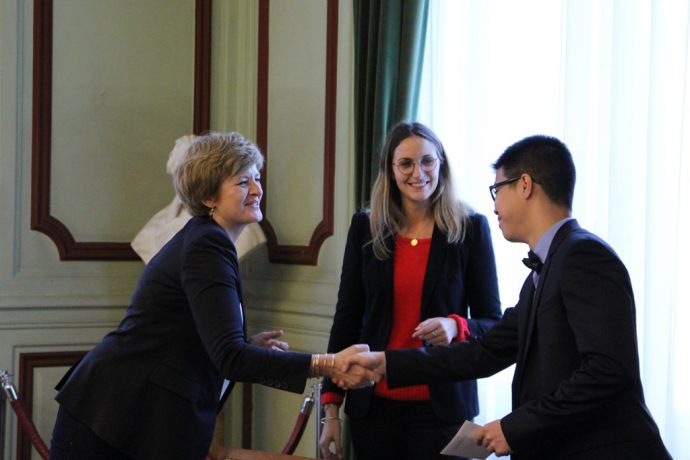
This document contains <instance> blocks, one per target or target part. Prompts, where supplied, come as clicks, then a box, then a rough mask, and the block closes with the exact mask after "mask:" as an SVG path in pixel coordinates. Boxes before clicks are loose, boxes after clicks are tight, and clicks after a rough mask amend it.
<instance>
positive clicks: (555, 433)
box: [350, 136, 670, 460]
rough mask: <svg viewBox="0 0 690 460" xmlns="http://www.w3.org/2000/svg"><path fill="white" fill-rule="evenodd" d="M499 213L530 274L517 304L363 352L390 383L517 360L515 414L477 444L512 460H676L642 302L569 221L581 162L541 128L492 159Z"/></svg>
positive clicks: (602, 247)
mask: <svg viewBox="0 0 690 460" xmlns="http://www.w3.org/2000/svg"><path fill="white" fill-rule="evenodd" d="M494 169H495V171H496V180H495V183H494V184H493V185H492V186H491V187H490V192H491V196H492V198H493V199H494V201H495V210H494V212H495V213H496V215H497V216H498V222H499V227H500V229H501V231H502V232H503V236H504V237H505V238H506V239H507V240H508V241H513V242H519V243H527V244H528V245H529V247H530V253H529V258H528V259H525V263H526V264H528V266H530V268H531V269H532V271H531V272H530V274H529V275H528V276H527V279H526V280H525V283H524V285H523V287H522V289H521V291H520V297H519V300H518V303H517V305H516V306H515V307H513V308H508V309H507V310H506V311H505V313H504V316H503V319H502V320H501V321H499V322H498V323H497V324H496V325H495V326H494V327H493V328H492V329H491V330H489V331H488V332H487V333H486V334H485V335H483V336H482V337H480V338H478V339H475V340H471V341H468V342H464V343H459V344H456V345H451V346H448V347H431V348H424V349H416V350H413V349H408V350H390V351H386V352H385V353H383V352H378V353H374V352H372V353H364V354H361V355H357V356H356V357H353V358H352V359H351V360H350V362H351V364H359V365H362V366H365V367H368V368H369V369H372V370H373V372H371V373H370V374H369V376H370V377H371V378H372V379H377V378H380V376H381V375H383V374H385V375H386V376H387V379H388V384H389V386H391V387H393V386H406V385H411V384H418V383H423V382H424V383H430V382H444V381H454V380H464V379H472V378H479V377H486V376H490V375H493V374H495V373H497V372H499V371H500V370H502V369H505V368H506V367H508V366H510V365H512V364H516V367H515V374H514V377H513V384H512V400H513V407H512V412H510V413H509V414H507V415H506V416H504V417H503V418H502V419H500V420H496V421H493V422H490V423H488V424H486V425H484V426H483V427H481V429H480V430H479V431H478V433H477V436H476V440H477V443H479V444H482V445H483V446H485V447H486V448H487V449H488V450H489V451H490V452H495V453H496V455H499V456H501V455H508V454H511V455H512V458H513V459H542V458H544V459H546V458H548V459H561V458H563V459H565V458H568V459H609V460H610V459H667V458H670V455H669V453H668V452H667V450H666V448H665V447H664V444H663V442H662V440H661V437H660V435H659V430H658V428H657V426H656V424H655V422H654V420H653V419H652V417H651V415H650V413H649V411H648V409H647V407H646V406H645V402H644V394H643V390H642V383H641V380H640V372H639V359H638V352H637V335H636V334H637V332H636V325H635V303H634V299H633V290H632V286H631V282H630V277H629V275H628V272H627V270H626V268H625V266H624V265H623V262H622V261H621V260H620V259H619V258H618V256H617V255H616V253H615V252H614V251H613V249H611V247H610V246H609V245H608V244H606V243H605V242H604V241H603V240H601V239H600V238H598V237H597V236H596V235H593V234H592V233H590V232H588V231H586V230H584V229H582V228H581V227H580V226H579V225H578V223H577V221H576V220H575V219H573V218H572V217H571V209H572V200H573V191H574V187H575V166H574V164H573V160H572V157H571V155H570V152H569V151H568V148H567V147H566V146H565V145H564V144H563V143H562V142H561V141H559V140H558V139H555V138H552V137H547V136H531V137H528V138H526V139H523V140H521V141H519V142H517V143H515V144H513V145H512V146H510V147H509V148H508V149H507V150H506V151H505V152H504V153H503V154H502V155H501V156H500V157H499V159H498V161H496V163H495V164H494Z"/></svg>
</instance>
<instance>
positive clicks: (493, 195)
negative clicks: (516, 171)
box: [489, 176, 522, 201]
mask: <svg viewBox="0 0 690 460" xmlns="http://www.w3.org/2000/svg"><path fill="white" fill-rule="evenodd" d="M520 177H522V176H518V177H513V178H512V179H506V180H502V181H501V182H498V183H496V184H493V185H489V193H491V199H492V200H494V201H496V192H498V189H499V188H501V187H503V186H504V185H508V184H512V183H513V182H516V181H518V180H520Z"/></svg>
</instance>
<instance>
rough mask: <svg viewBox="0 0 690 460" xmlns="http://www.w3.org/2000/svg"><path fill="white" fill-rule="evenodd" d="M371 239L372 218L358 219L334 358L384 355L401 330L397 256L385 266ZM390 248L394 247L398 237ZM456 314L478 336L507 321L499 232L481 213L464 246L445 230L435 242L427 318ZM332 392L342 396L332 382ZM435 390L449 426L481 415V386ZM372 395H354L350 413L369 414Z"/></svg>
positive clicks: (333, 340)
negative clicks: (350, 353)
mask: <svg viewBox="0 0 690 460" xmlns="http://www.w3.org/2000/svg"><path fill="white" fill-rule="evenodd" d="M370 240H371V234H370V229H369V217H368V215H367V214H366V213H357V214H355V215H354V216H353V217H352V223H351V225H350V231H349V234H348V238H347V245H346V247H345V255H344V260H343V268H342V275H341V279H340V289H339V292H338V303H337V306H336V312H335V317H334V319H333V326H332V328H331V337H330V341H329V344H328V350H329V352H336V351H339V350H342V349H343V348H346V347H348V346H350V345H352V344H353V343H367V344H369V347H370V348H371V349H372V350H384V349H385V347H386V345H387V343H388V337H389V335H390V332H391V327H392V324H393V257H389V258H388V259H387V260H385V261H380V260H378V259H377V258H376V257H375V256H374V253H373V248H372V245H371V244H370ZM387 244H388V247H389V248H391V249H393V248H394V247H395V244H394V237H390V238H389V239H388V241H387ZM454 313H455V314H458V315H460V316H462V317H464V318H467V322H468V325H469V328H470V331H471V333H472V335H473V336H477V335H480V334H482V333H484V332H486V331H487V330H488V329H489V328H490V327H491V326H493V324H494V323H495V322H496V321H497V320H498V319H499V318H500V317H501V306H500V302H499V298H498V282H497V278H496V261H495V258H494V252H493V246H492V243H491V234H490V230H489V225H488V222H487V220H486V217H484V216H483V215H481V214H473V215H472V216H471V217H470V219H469V225H468V227H467V235H466V238H465V240H464V241H463V242H461V243H453V244H451V243H448V240H447V238H446V235H444V234H443V233H442V232H441V231H440V230H438V229H435V230H434V233H433V236H432V239H431V248H430V251H429V260H428V262H427V268H426V274H425V277H424V284H423V288H422V305H421V316H420V318H419V320H420V321H422V320H424V319H426V318H433V317H437V316H441V317H447V316H448V315H451V314H454ZM470 316H471V318H470ZM412 332H413V331H410V335H411V334H412ZM324 391H335V392H339V391H341V390H339V389H338V388H337V387H335V386H334V385H333V384H332V383H331V382H328V381H325V382H324ZM429 391H430V395H431V402H432V406H433V409H434V413H435V414H436V416H437V417H438V418H439V419H441V420H444V421H448V422H458V421H462V420H465V419H471V418H473V417H474V416H476V415H477V414H478V413H479V407H478V406H479V405H478V402H477V384H476V382H475V381H464V382H453V383H436V384H432V385H430V388H429ZM372 394H373V389H372V388H365V389H362V390H349V391H348V393H347V399H346V402H345V410H346V412H347V413H348V414H349V415H351V416H354V417H363V416H365V415H366V414H367V411H368V409H369V402H370V400H371V396H372Z"/></svg>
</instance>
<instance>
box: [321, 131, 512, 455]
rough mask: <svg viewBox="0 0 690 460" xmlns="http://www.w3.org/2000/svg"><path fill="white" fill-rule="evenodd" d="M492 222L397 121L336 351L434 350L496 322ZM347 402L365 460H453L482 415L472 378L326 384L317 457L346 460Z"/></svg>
mask: <svg viewBox="0 0 690 460" xmlns="http://www.w3.org/2000/svg"><path fill="white" fill-rule="evenodd" d="M500 317H501V309H500V302H499V297H498V284H497V278H496V263H495V258H494V252H493V247H492V244H491V235H490V231H489V225H488V222H487V219H486V217H484V216H483V215H481V214H478V213H475V212H473V211H471V210H470V209H469V208H468V207H467V205H465V204H464V203H463V202H462V201H460V200H458V199H456V197H455V196H454V191H453V184H452V179H451V172H450V168H449V165H448V160H447V157H446V152H445V150H444V148H443V145H442V144H441V141H440V140H439V139H438V138H437V136H436V135H435V134H434V133H433V132H432V131H431V130H430V129H429V128H428V127H426V126H424V125H422V124H420V123H415V122H400V123H398V124H396V125H395V126H394V127H393V128H392V129H391V130H390V132H389V133H388V137H387V140H386V143H385V146H384V148H383V151H382V152H381V159H380V163H379V173H378V176H377V178H376V182H375V183H374V187H373V189H372V194H371V206H370V208H369V209H368V210H366V211H364V212H358V213H356V214H355V215H354V216H353V218H352V222H351V225H350V230H349V234H348V238H347V244H346V247H345V255H344V259H343V267H342V275H341V279H340V289H339V292H338V302H337V305H336V312H335V316H334V319H333V326H332V328H331V335H330V341H329V344H328V350H329V351H337V350H341V349H343V348H346V347H348V346H349V345H352V344H355V343H366V344H368V345H369V347H370V348H371V350H379V351H380V350H385V349H392V348H409V347H434V346H444V345H448V344H449V343H452V342H456V341H462V340H467V339H469V338H471V337H476V336H478V335H481V334H482V333H484V332H485V331H487V330H488V329H489V328H491V327H492V326H493V324H494V323H495V322H496V321H497V320H498V319H500ZM343 400H344V401H345V412H346V413H347V414H348V416H349V419H350V428H351V434H352V444H353V447H354V451H355V456H356V458H357V460H367V459H376V460H381V459H396V460H400V459H434V458H438V459H449V458H452V457H448V456H445V455H444V456H442V455H441V454H440V452H441V450H442V449H443V447H445V445H446V444H447V443H448V442H449V441H450V440H451V439H452V437H453V436H454V435H455V433H456V432H457V430H458V429H459V427H460V425H461V424H462V423H463V422H464V421H465V420H471V419H472V418H473V417H475V416H476V415H477V414H478V412H479V407H478V402H477V384H476V381H474V380H472V381H463V382H455V383H448V384H433V385H419V386H412V387H405V388H400V389H391V388H388V386H387V383H386V380H385V378H384V380H382V381H381V382H380V383H378V384H376V385H375V386H374V387H370V388H365V389H361V390H348V392H347V394H346V395H345V393H344V392H343V391H342V390H341V389H339V388H338V387H337V386H335V385H334V384H333V383H332V382H329V381H325V382H324V389H323V392H322V397H321V402H322V404H323V406H324V408H325V417H324V426H323V430H322V435H321V439H320V441H319V444H320V448H321V451H322V454H323V456H324V458H327V459H332V458H337V457H340V456H341V455H342V446H341V423H340V417H339V407H340V405H341V404H342V402H343Z"/></svg>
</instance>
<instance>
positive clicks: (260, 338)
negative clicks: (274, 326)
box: [249, 331, 290, 351]
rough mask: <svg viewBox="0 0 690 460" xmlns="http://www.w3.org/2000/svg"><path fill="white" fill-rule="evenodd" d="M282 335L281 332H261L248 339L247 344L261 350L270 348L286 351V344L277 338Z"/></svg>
mask: <svg viewBox="0 0 690 460" xmlns="http://www.w3.org/2000/svg"><path fill="white" fill-rule="evenodd" d="M282 335H283V331H263V332H259V333H258V334H254V335H253V336H251V337H249V343H251V344H252V345H256V346H257V347H261V348H270V349H271V350H278V351H287V350H288V349H289V348H290V345H288V343H287V342H283V341H282V340H278V337H280V336H282Z"/></svg>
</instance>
